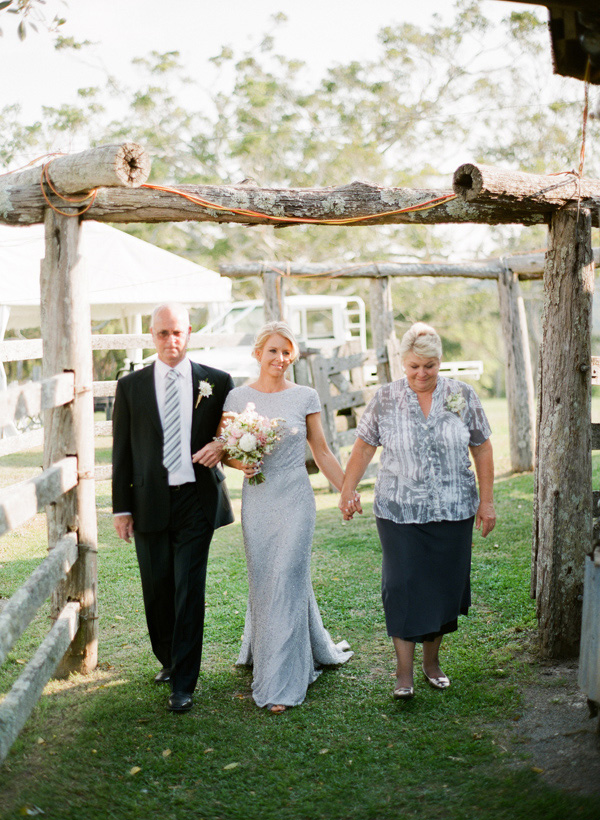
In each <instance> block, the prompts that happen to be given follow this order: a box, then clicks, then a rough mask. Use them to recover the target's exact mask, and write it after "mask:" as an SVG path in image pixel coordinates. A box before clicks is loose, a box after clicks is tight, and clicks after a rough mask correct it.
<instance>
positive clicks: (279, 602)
mask: <svg viewBox="0 0 600 820" xmlns="http://www.w3.org/2000/svg"><path fill="white" fill-rule="evenodd" d="M249 402H253V403H254V405H255V406H256V411H257V412H258V413H259V414H260V415H262V416H267V417H268V418H275V417H278V418H283V419H285V425H283V432H282V437H281V440H280V441H279V442H278V443H277V445H276V446H275V449H274V450H273V452H272V453H271V454H270V455H268V456H265V459H264V464H263V473H264V475H265V478H266V480H265V481H264V482H263V483H262V484H259V485H258V486H250V485H249V484H248V481H247V480H246V479H245V480H244V487H243V490H242V530H243V534H244V545H245V549H246V560H247V562H248V581H249V587H250V589H249V597H248V609H247V612H246V625H245V628H244V636H243V640H242V648H241V651H240V654H239V657H238V659H237V664H238V665H250V664H251V665H252V666H253V681H252V694H253V697H254V700H255V702H256V704H257V705H258V706H266V705H267V704H283V705H285V706H297V705H299V704H300V703H302V701H303V700H304V698H305V697H306V690H307V688H308V686H309V685H310V684H311V683H312V682H313V681H315V680H316V679H317V677H318V676H319V674H320V671H319V669H318V667H319V666H322V665H325V664H339V663H345V661H347V660H348V659H349V658H350V657H352V654H353V653H352V652H350V651H348V650H349V645H348V643H347V642H346V641H342V642H340V643H338V644H334V642H333V641H332V639H331V637H330V635H329V633H328V632H327V630H326V629H325V628H324V626H323V621H322V620H321V615H320V613H319V608H318V606H317V601H316V599H315V594H314V592H313V588H312V583H311V579H310V554H311V547H312V538H313V531H314V527H315V516H316V506H315V498H314V494H313V491H312V487H311V484H310V480H309V477H308V473H307V472H306V467H305V452H306V416H307V415H308V414H309V413H318V412H319V411H320V409H321V407H320V402H319V396H318V394H317V392H316V391H315V390H313V389H312V388H311V387H305V386H303V385H294V386H293V387H290V388H288V389H287V390H283V391H281V392H279V393H262V392H260V391H258V390H255V389H254V388H252V387H248V386H244V387H237V388H235V390H232V391H231V393H229V395H228V397H227V399H226V402H225V408H224V409H225V410H233V411H235V412H237V413H239V412H241V411H242V410H244V409H245V408H246V406H247V404H248V403H249Z"/></svg>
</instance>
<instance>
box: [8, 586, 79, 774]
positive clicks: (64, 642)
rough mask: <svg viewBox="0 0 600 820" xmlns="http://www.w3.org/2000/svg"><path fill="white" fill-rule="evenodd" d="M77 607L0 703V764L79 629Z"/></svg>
mask: <svg viewBox="0 0 600 820" xmlns="http://www.w3.org/2000/svg"><path fill="white" fill-rule="evenodd" d="M79 610H80V604H79V603H78V602H77V601H70V602H69V603H68V604H66V605H65V607H64V608H63V609H62V611H61V613H60V614H59V616H58V618H57V619H56V621H55V622H54V625H53V626H52V629H51V630H50V632H49V633H48V635H47V636H46V638H45V639H44V640H43V641H42V643H41V644H40V647H39V649H38V650H37V652H36V653H35V655H34V656H33V658H32V659H31V660H30V661H29V663H28V664H27V666H26V667H25V669H24V670H23V672H22V673H21V675H20V676H19V679H18V680H17V681H16V682H15V684H14V686H13V687H12V689H11V690H10V692H9V693H8V694H7V696H6V697H5V698H4V700H3V701H2V703H0V761H2V760H4V758H5V757H6V755H7V754H8V752H9V751H10V747H11V746H12V745H13V743H14V742H15V740H16V739H17V736H18V734H19V732H20V731H21V729H22V728H23V726H24V725H25V721H26V720H27V718H28V717H29V715H30V714H31V712H32V710H33V707H34V706H35V705H36V703H37V702H38V700H39V699H40V696H41V694H42V691H43V689H44V686H45V685H46V684H47V683H48V681H49V680H50V678H51V677H52V674H53V672H54V670H55V669H56V667H57V665H58V663H59V661H60V659H61V658H62V657H63V655H64V654H65V652H66V651H67V649H68V648H69V646H70V645H71V642H72V641H73V638H74V637H75V635H76V634H77V630H78V628H79Z"/></svg>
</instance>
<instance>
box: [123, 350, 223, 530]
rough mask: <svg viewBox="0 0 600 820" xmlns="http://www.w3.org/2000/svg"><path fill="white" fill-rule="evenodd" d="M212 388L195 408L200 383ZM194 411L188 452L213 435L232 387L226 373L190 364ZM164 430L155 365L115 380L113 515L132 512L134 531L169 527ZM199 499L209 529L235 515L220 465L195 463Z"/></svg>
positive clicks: (220, 524)
mask: <svg viewBox="0 0 600 820" xmlns="http://www.w3.org/2000/svg"><path fill="white" fill-rule="evenodd" d="M201 381H207V382H209V384H211V385H212V387H213V392H212V395H211V396H206V397H204V398H203V399H202V400H201V401H200V403H199V405H198V406H197V407H195V406H194V405H195V404H196V398H197V396H198V385H199V383H200V382H201ZM192 384H193V397H192V401H193V410H192V433H191V440H190V452H191V453H195V452H196V451H197V450H200V449H201V448H202V447H203V446H204V445H205V444H208V442H210V441H212V440H213V437H214V436H215V435H216V431H217V428H218V426H219V422H220V420H221V414H222V412H223V403H224V401H225V397H226V396H227V394H228V393H229V391H230V390H231V389H232V388H233V380H232V378H231V376H230V375H229V374H228V373H224V372H223V371H222V370H216V369H215V368H213V367H207V366H205V365H201V364H198V363H196V362H192ZM162 457H163V431H162V426H161V423H160V416H159V413H158V404H157V401H156V390H155V388H154V365H153V364H152V365H150V366H149V367H145V368H144V369H143V370H137V371H135V372H134V373H130V374H128V375H127V376H124V377H123V378H121V379H119V381H118V383H117V392H116V397H115V406H114V411H113V458H112V461H113V481H112V496H113V511H114V512H115V513H118V512H130V513H131V514H132V515H133V526H134V529H136V530H139V531H140V532H157V531H159V530H164V529H166V528H167V526H168V524H169V482H168V473H167V469H166V468H165V467H164V465H163V463H162ZM194 471H195V473H196V487H197V488H198V497H199V499H200V503H201V504H202V508H203V510H204V513H205V515H206V517H207V518H208V520H209V521H210V523H211V524H212V525H213V527H215V528H217V527H222V526H224V525H225V524H231V522H232V521H233V512H232V510H231V503H230V501H229V494H228V492H227V486H226V484H225V475H224V473H223V471H222V470H221V469H220V467H218V466H217V467H213V468H209V467H203V466H201V465H199V464H194Z"/></svg>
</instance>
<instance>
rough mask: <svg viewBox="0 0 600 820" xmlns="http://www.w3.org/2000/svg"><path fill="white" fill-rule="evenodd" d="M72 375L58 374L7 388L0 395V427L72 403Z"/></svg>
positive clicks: (73, 383) (73, 382)
mask: <svg viewBox="0 0 600 820" xmlns="http://www.w3.org/2000/svg"><path fill="white" fill-rule="evenodd" d="M74 385H75V377H74V375H73V373H60V374H59V375H58V376H51V377H50V378H49V379H43V380H42V381H40V382H28V383H27V384H23V385H16V386H14V387H9V388H8V390H6V391H4V392H3V393H0V427H2V426H4V425H5V424H9V423H10V422H11V421H13V420H19V419H21V418H23V417H25V416H39V415H40V413H41V412H42V411H43V410H49V409H50V408H52V407H62V406H63V405H65V404H68V403H69V402H70V401H73V396H74V392H75V387H74Z"/></svg>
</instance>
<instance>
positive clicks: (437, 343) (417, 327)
mask: <svg viewBox="0 0 600 820" xmlns="http://www.w3.org/2000/svg"><path fill="white" fill-rule="evenodd" d="M399 352H400V361H402V362H404V360H405V359H406V357H407V356H408V354H409V353H414V354H415V356H420V357H421V358H422V359H440V360H441V358H442V340H441V339H440V337H439V335H438V334H437V332H436V331H435V330H434V329H433V328H432V327H431V325H426V324H425V322H415V324H414V325H413V326H412V327H410V328H409V329H408V330H407V331H406V333H405V334H404V336H403V337H402V341H401V342H400V351H399Z"/></svg>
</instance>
